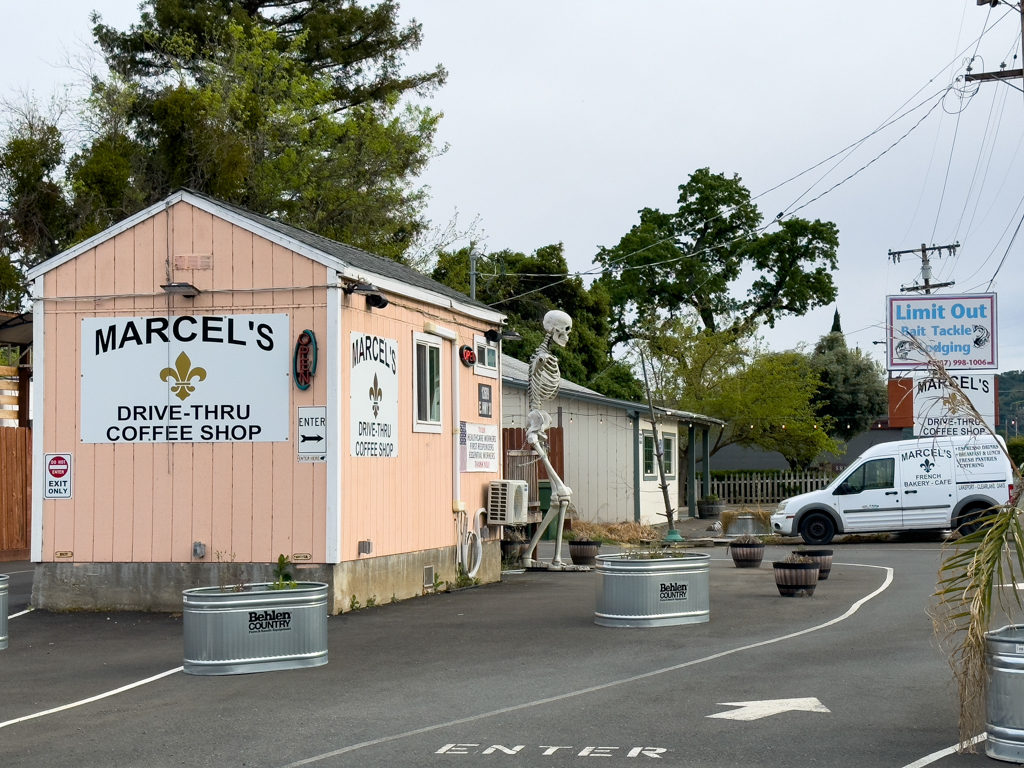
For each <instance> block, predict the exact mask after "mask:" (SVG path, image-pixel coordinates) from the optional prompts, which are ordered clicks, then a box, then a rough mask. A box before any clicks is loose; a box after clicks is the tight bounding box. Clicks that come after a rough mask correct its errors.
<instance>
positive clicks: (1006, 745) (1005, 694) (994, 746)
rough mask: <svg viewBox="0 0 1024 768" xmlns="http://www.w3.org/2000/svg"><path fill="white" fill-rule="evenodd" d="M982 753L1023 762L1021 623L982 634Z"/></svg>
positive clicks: (1023, 644) (1023, 640)
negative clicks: (983, 648)
mask: <svg viewBox="0 0 1024 768" xmlns="http://www.w3.org/2000/svg"><path fill="white" fill-rule="evenodd" d="M985 677H986V682H987V686H986V688H987V699H986V702H985V704H986V706H985V723H986V728H985V731H986V734H987V738H986V739H985V754H986V755H988V756H989V757H994V758H995V759H996V760H1006V761H1007V762H1011V763H1024V624H1011V625H1010V626H1006V627H1003V628H1002V629H996V630H993V631H991V632H987V633H986V634H985Z"/></svg>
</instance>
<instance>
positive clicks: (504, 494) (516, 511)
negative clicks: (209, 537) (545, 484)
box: [487, 480, 530, 525]
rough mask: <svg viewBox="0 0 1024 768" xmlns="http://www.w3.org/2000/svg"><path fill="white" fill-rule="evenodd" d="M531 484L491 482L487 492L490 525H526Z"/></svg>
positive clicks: (522, 482) (520, 481) (510, 481)
mask: <svg viewBox="0 0 1024 768" xmlns="http://www.w3.org/2000/svg"><path fill="white" fill-rule="evenodd" d="M529 496H530V484H529V483H527V482H526V481H525V480H491V487H490V488H489V489H488V490H487V524H488V525H526V522H527V519H526V511H527V501H528V500H529Z"/></svg>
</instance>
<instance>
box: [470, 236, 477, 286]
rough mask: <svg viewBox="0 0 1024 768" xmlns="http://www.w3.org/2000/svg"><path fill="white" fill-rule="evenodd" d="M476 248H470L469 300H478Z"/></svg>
mask: <svg viewBox="0 0 1024 768" xmlns="http://www.w3.org/2000/svg"><path fill="white" fill-rule="evenodd" d="M476 259H477V253H476V248H474V247H473V246H472V245H471V246H469V298H471V299H476Z"/></svg>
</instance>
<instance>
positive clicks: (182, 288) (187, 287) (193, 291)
mask: <svg viewBox="0 0 1024 768" xmlns="http://www.w3.org/2000/svg"><path fill="white" fill-rule="evenodd" d="M160 287H161V288H162V289H163V291H164V293H166V294H169V295H171V296H184V297H185V298H186V299H194V298H195V297H196V296H198V295H199V294H200V293H202V291H200V290H199V289H198V288H196V287H195V286H194V285H192V284H191V283H168V284H167V285H161V286H160Z"/></svg>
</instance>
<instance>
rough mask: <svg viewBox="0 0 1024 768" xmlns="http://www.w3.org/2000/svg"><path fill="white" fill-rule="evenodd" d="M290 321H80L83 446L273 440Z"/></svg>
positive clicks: (281, 431)
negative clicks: (87, 444) (93, 444)
mask: <svg viewBox="0 0 1024 768" xmlns="http://www.w3.org/2000/svg"><path fill="white" fill-rule="evenodd" d="M288 331H289V319H288V315H287V314H275V315H230V316H220V315H203V316H192V315H182V316H177V317H130V318H109V317H108V318H85V319H83V320H82V345H81V357H82V360H81V362H82V388H81V411H80V412H81V428H82V441H83V442H86V443H116V442H179V441H180V442H242V441H244V442H279V441H285V440H287V439H288V433H289V426H290V422H289V419H288V412H289V411H288V404H289V376H290V370H289V359H288V348H287V344H286V343H285V341H286V339H287V338H288Z"/></svg>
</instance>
